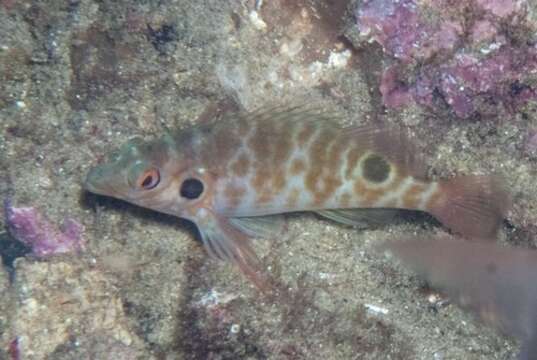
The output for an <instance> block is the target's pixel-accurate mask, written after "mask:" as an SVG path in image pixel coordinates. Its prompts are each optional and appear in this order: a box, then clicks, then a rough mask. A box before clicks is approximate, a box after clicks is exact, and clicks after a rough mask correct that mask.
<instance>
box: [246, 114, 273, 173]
mask: <svg viewBox="0 0 537 360" xmlns="http://www.w3.org/2000/svg"><path fill="white" fill-rule="evenodd" d="M273 133H274V129H273V126H272V124H271V123H270V122H269V121H264V122H262V123H257V126H256V128H255V132H254V134H253V135H252V137H251V138H250V140H249V141H248V147H249V148H250V150H252V152H253V153H254V156H255V158H256V159H257V161H258V163H263V162H264V160H266V158H267V156H269V154H270V140H271V139H273V137H274V136H273Z"/></svg>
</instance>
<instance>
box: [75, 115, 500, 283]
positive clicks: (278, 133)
mask: <svg viewBox="0 0 537 360" xmlns="http://www.w3.org/2000/svg"><path fill="white" fill-rule="evenodd" d="M85 187H86V189H87V190H89V191H91V192H94V193H97V194H102V195H107V196H112V197H115V198H119V199H122V200H125V201H128V202H131V203H134V204H137V205H139V206H143V207H146V208H150V209H153V210H156V211H160V212H163V213H167V214H171V215H175V216H178V217H180V218H184V219H187V220H190V221H192V222H194V223H195V224H196V226H197V227H198V229H199V232H200V234H201V238H202V241H203V244H204V245H205V248H206V249H207V252H208V253H209V254H210V255H211V256H212V257H214V258H219V259H225V260H230V261H232V262H233V263H235V264H236V265H238V266H239V268H240V269H241V270H242V272H243V273H244V274H246V275H247V276H248V278H250V279H251V280H252V281H253V282H254V283H255V284H256V285H257V286H258V287H260V288H263V287H265V286H266V280H265V278H264V276H263V274H262V273H263V272H262V269H261V266H260V263H259V261H258V259H257V256H256V254H255V253H254V251H253V250H252V248H251V245H250V238H252V237H270V236H273V234H274V231H273V228H274V226H277V224H278V221H276V218H277V217H274V216H269V215H275V214H280V213H287V212H296V211H315V212H318V213H319V214H321V215H323V216H325V217H328V218H330V219H333V220H335V221H338V222H341V223H345V224H350V225H359V224H362V223H363V221H364V220H367V219H371V218H372V219H374V220H375V221H377V222H378V221H387V220H389V219H391V218H392V217H393V215H394V214H395V213H396V211H398V209H410V210H420V211H426V212H428V213H431V214H432V215H434V216H435V217H436V218H437V219H438V220H440V221H441V222H442V223H443V224H444V225H445V226H447V227H448V228H450V229H451V230H452V231H454V232H456V233H459V234H461V235H463V236H465V237H469V238H492V237H494V235H495V233H496V231H497V228H498V225H499V224H500V221H501V219H502V218H503V215H504V212H505V210H506V208H507V206H508V201H507V200H508V196H507V194H506V191H505V190H504V188H503V186H502V183H501V181H499V180H498V179H497V178H496V177H494V176H463V177H456V178H454V179H451V180H442V181H429V180H427V178H426V176H425V170H424V166H423V162H422V161H421V160H420V156H419V155H418V151H417V150H416V148H415V147H414V145H413V143H412V141H410V139H409V137H408V136H407V135H406V132H405V131H403V130H401V129H397V128H392V127H384V126H378V125H376V126H352V127H347V128H341V127H338V126H337V124H336V123H335V121H334V117H333V116H331V115H329V114H327V113H319V112H315V111H311V110H308V109H304V108H301V107H294V108H273V109H263V110H259V111H257V112H253V113H248V114H233V115H228V116H227V118H225V119H222V120H219V121H217V122H213V123H204V124H200V125H197V126H194V127H192V128H189V129H184V130H181V131H179V132H177V133H176V134H173V135H172V134H166V135H164V136H163V137H161V138H160V139H157V140H154V141H150V142H144V141H142V140H141V139H138V138H136V139H132V140H130V141H129V142H127V143H126V144H125V145H123V147H121V149H120V150H119V152H118V153H116V154H115V155H114V156H113V157H112V158H111V159H110V162H108V163H106V164H102V165H99V166H97V167H95V168H94V169H92V170H91V171H90V173H89V174H88V176H87V179H86V183H85Z"/></svg>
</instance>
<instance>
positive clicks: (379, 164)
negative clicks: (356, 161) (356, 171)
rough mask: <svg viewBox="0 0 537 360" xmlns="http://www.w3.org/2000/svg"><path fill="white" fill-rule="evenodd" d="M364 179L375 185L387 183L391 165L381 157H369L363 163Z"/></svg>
mask: <svg viewBox="0 0 537 360" xmlns="http://www.w3.org/2000/svg"><path fill="white" fill-rule="evenodd" d="M362 173H363V175H364V178H365V179H366V180H368V181H371V182H374V183H381V182H383V181H385V180H386V179H387V178H388V176H389V175H390V164H388V162H387V161H386V159H384V158H383V157H382V156H380V155H376V154H372V155H369V156H368V157H367V158H366V159H365V160H364V162H363V163H362Z"/></svg>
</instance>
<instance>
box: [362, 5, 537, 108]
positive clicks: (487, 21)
mask: <svg viewBox="0 0 537 360" xmlns="http://www.w3.org/2000/svg"><path fill="white" fill-rule="evenodd" d="M527 7H528V5H527V1H526V0H518V1H517V0H492V1H489V0H487V1H485V0H426V1H417V0H369V1H367V0H366V1H364V2H362V3H361V4H360V5H359V6H358V7H357V9H356V11H355V15H356V20H357V23H358V29H359V30H360V34H361V36H362V37H363V39H364V40H367V41H370V42H376V43H378V44H380V45H381V46H382V48H383V50H384V53H385V55H386V57H387V58H388V63H387V65H386V68H385V70H384V72H383V74H382V77H381V84H380V91H381V94H382V98H383V102H384V104H385V105H386V106H387V107H388V108H398V107H401V106H404V105H406V104H408V103H411V102H412V101H413V102H415V103H417V104H419V105H422V106H425V107H427V108H429V109H432V110H437V109H439V108H441V107H444V108H445V107H447V108H449V109H450V110H451V111H452V113H453V114H454V115H455V116H457V117H458V118H470V117H476V116H478V117H494V116H498V115H501V114H503V113H505V112H507V113H512V112H514V111H516V110H517V109H519V108H520V107H521V106H523V105H525V104H527V103H528V102H529V101H535V100H537V38H536V37H535V33H536V32H535V31H534V29H533V28H534V27H535V24H532V23H531V22H530V21H529V20H528V16H527ZM532 29H533V31H532Z"/></svg>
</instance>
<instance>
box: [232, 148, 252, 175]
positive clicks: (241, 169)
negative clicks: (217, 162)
mask: <svg viewBox="0 0 537 360" xmlns="http://www.w3.org/2000/svg"><path fill="white" fill-rule="evenodd" d="M249 169H250V159H248V155H246V154H244V153H243V154H240V155H239V157H238V158H237V160H236V161H235V162H234V163H233V164H232V165H231V171H232V173H233V175H236V176H240V177H242V176H246V175H247V174H248V170H249Z"/></svg>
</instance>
